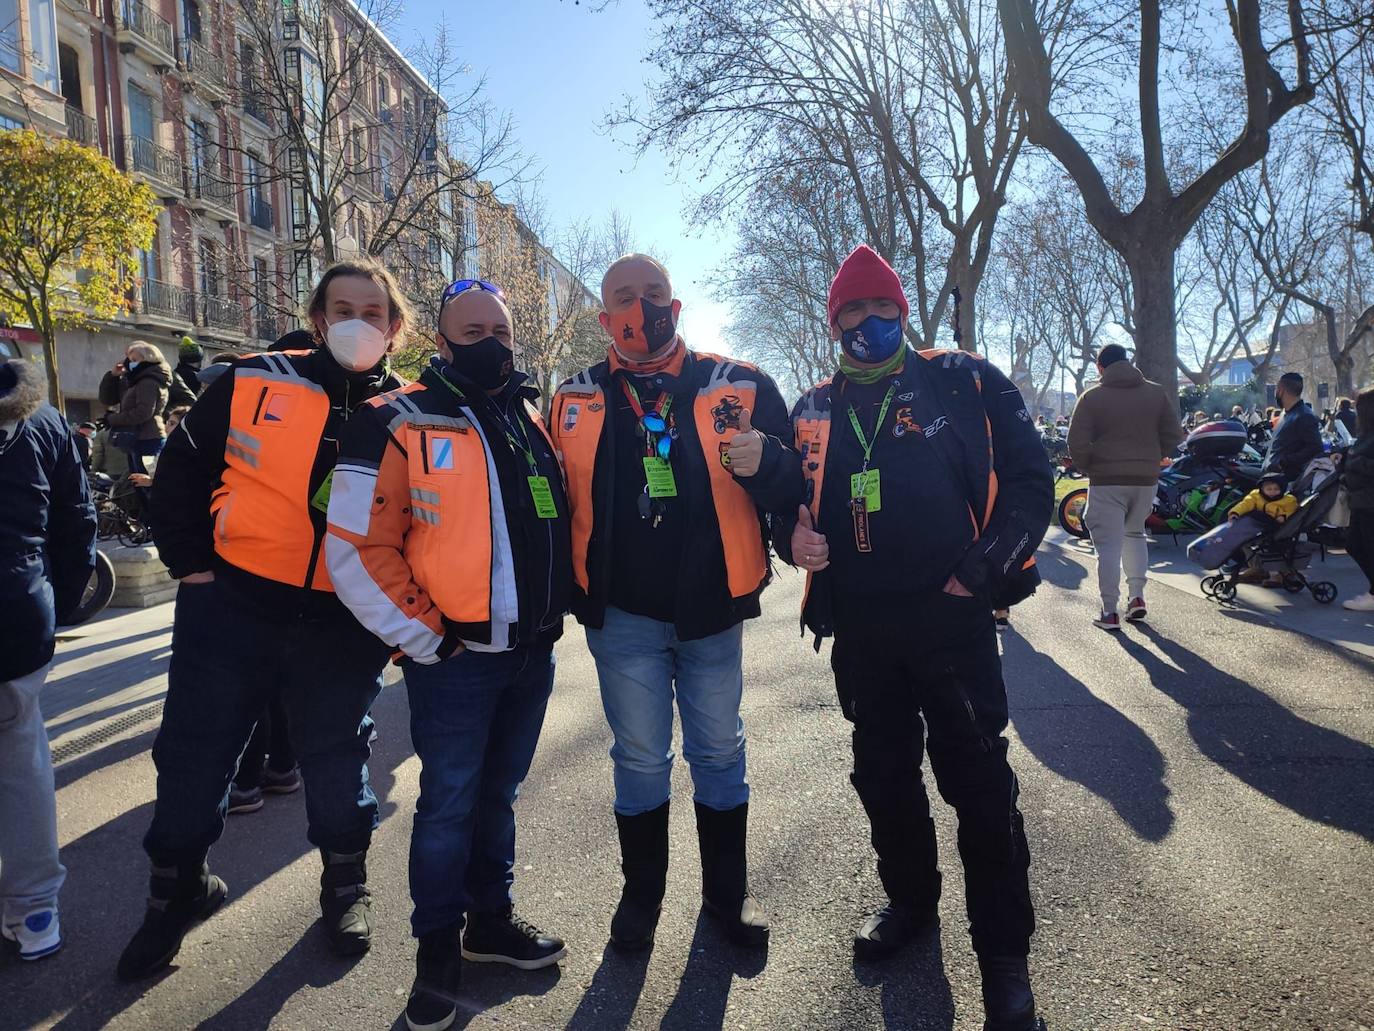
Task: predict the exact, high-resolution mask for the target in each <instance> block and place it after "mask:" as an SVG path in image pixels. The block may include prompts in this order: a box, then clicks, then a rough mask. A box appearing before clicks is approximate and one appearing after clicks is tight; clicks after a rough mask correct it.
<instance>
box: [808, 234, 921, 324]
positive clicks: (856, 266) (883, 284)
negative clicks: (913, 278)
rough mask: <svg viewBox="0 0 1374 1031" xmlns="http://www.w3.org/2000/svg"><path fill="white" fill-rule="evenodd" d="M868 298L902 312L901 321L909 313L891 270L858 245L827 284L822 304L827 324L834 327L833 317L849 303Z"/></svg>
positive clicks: (879, 257)
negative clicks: (828, 320) (826, 294)
mask: <svg viewBox="0 0 1374 1031" xmlns="http://www.w3.org/2000/svg"><path fill="white" fill-rule="evenodd" d="M871 297H881V298H882V299H884V300H887V301H892V302H893V303H895V304H896V305H897V307H899V308H901V309H902V318H904V319H905V318H906V317H907V315H908V314H909V313H910V311H911V308H910V306H909V305H908V304H907V303H906V294H905V293H903V292H902V281H901V279H899V278H898V276H897V273H896V272H894V271H893V270H892V266H891V265H889V264H888V263H887V262H885V261H884V260H883V258H882V255H880V254H879V253H878V252H877V251H875V250H874V249H873V248H872V247H870V246H868V244H866V243H861V244H859V246H857V247H855V248H854V250H853V252H852V253H851V254H850V255H849V257H847V258H845V259H844V261H843V262H841V263H840V270H839V271H838V272H836V273H835V278H834V279H833V280H831V281H830V300H829V302H828V303H827V304H826V311H827V313H828V314H829V315H830V324H831V325H832V326H833V325H834V324H835V316H836V314H838V313H839V310H840V309H841V308H842V307H844V306H845V305H846V304H848V303H849V302H850V301H861V300H866V299H868V298H871Z"/></svg>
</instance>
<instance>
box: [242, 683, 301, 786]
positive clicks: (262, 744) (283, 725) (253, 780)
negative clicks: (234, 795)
mask: <svg viewBox="0 0 1374 1031" xmlns="http://www.w3.org/2000/svg"><path fill="white" fill-rule="evenodd" d="M295 765H296V751H295V749H294V748H292V747H291V731H290V727H289V725H288V724H287V722H286V706H284V705H283V704H282V700H281V693H280V692H273V694H272V700H271V701H270V702H268V703H267V709H266V710H265V711H264V712H263V714H262V715H261V716H259V717H258V722H257V726H255V727H254V728H253V736H252V737H250V738H249V739H248V747H247V748H245V749H244V750H243V755H242V756H241V757H240V758H239V768H238V772H237V773H235V774H234V787H236V788H238V789H239V790H240V791H251V790H252V789H253V788H256V787H259V786H261V784H262V771H263V769H264V768H268V769H271V771H272V772H273V773H290V772H291V770H292V768H293V767H294V766H295Z"/></svg>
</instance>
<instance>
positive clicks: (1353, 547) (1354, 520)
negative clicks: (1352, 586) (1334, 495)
mask: <svg viewBox="0 0 1374 1031" xmlns="http://www.w3.org/2000/svg"><path fill="white" fill-rule="evenodd" d="M1345 550H1346V551H1347V552H1349V553H1350V557H1351V558H1353V559H1354V560H1355V564H1356V565H1357V566H1359V567H1360V571H1361V572H1362V573H1364V575H1365V578H1366V579H1367V580H1368V581H1369V590H1370V593H1371V594H1374V508H1357V509H1352V510H1351V512H1350V527H1349V528H1348V529H1347V530H1346V531H1345Z"/></svg>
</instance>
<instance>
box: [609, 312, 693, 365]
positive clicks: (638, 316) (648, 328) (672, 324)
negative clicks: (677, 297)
mask: <svg viewBox="0 0 1374 1031" xmlns="http://www.w3.org/2000/svg"><path fill="white" fill-rule="evenodd" d="M678 310H680V309H679V308H678V303H677V302H676V301H674V302H673V303H671V304H668V305H665V306H660V305H657V304H654V303H652V302H651V301H649V300H647V299H646V298H643V297H641V298H640V299H639V303H638V304H637V305H632V306H631V307H629V308H626V309H625V310H624V311H618V312H614V313H612V312H608V313H607V317H608V319H609V320H610V326H609V327H608V331H609V332H610V334H611V344H612V345H613V346H614V347H615V349H616V351H618V352H619V353H620V356H621V357H622V358H624V359H625V360H626V361H628V362H642V361H647V360H648V359H649V357H650V356H651V355H654V354H657V352H659V351H661V350H663V349H664V348H665V347H667V346H668V345H669V344H671V343H672V342H673V340H674V339H676V337H677V312H678Z"/></svg>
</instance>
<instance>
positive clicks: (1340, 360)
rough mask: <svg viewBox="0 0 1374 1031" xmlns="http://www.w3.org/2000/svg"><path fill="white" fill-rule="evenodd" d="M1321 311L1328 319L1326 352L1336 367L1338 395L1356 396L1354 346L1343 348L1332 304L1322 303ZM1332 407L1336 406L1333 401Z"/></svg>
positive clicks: (1326, 319)
mask: <svg viewBox="0 0 1374 1031" xmlns="http://www.w3.org/2000/svg"><path fill="white" fill-rule="evenodd" d="M1321 313H1322V317H1323V319H1324V320H1325V321H1326V353H1327V354H1328V355H1329V356H1330V357H1331V364H1332V365H1334V366H1335V367H1336V396H1337V397H1354V396H1355V355H1354V353H1353V351H1354V348H1351V349H1350V350H1348V351H1347V350H1343V349H1342V348H1341V342H1340V337H1339V335H1338V334H1337V332H1336V309H1335V307H1334V306H1332V305H1322V307H1321ZM1331 407H1333V408H1334V407H1335V401H1334V400H1333V401H1332V405H1331Z"/></svg>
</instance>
